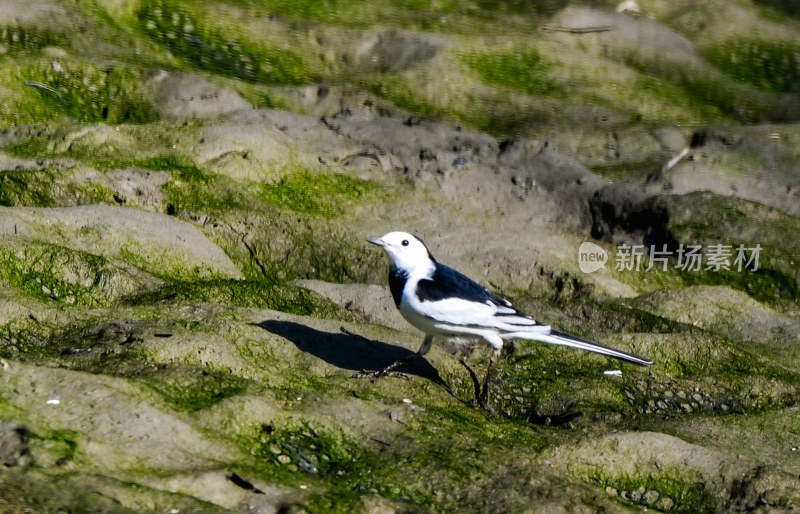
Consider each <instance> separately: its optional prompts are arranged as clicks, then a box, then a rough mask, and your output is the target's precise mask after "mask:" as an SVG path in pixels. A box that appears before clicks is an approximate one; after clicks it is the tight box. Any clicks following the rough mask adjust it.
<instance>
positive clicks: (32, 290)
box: [0, 241, 138, 306]
mask: <svg viewBox="0 0 800 514" xmlns="http://www.w3.org/2000/svg"><path fill="white" fill-rule="evenodd" d="M0 262H2V263H3V265H2V266H1V267H0V279H2V280H4V281H5V282H6V283H8V284H9V285H10V286H12V287H15V288H17V289H19V290H21V291H23V292H25V293H26V294H28V295H30V296H32V297H33V298H37V299H40V300H50V301H54V302H58V303H62V304H67V305H71V304H76V305H89V306H105V305H109V304H111V303H113V302H114V301H115V300H116V299H117V298H119V296H120V295H125V294H130V293H132V292H133V290H134V288H135V287H136V286H137V285H138V284H137V283H138V281H137V280H135V279H134V278H133V277H132V276H131V275H130V274H129V273H128V272H126V271H123V270H122V269H120V268H118V267H117V266H115V265H114V264H112V263H111V262H110V261H109V260H108V259H106V258H104V257H101V256H98V255H93V254H90V253H86V252H81V251H78V250H72V249H69V248H65V247H62V246H58V245H50V244H45V243H37V242H33V241H28V242H26V243H25V244H24V245H13V246H0Z"/></svg>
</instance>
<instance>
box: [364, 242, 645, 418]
mask: <svg viewBox="0 0 800 514" xmlns="http://www.w3.org/2000/svg"><path fill="white" fill-rule="evenodd" d="M367 241H368V242H369V243H372V244H374V245H378V246H380V247H381V248H383V251H384V252H386V255H387V256H388V257H389V263H390V266H389V290H390V291H391V293H392V298H393V299H394V304H395V305H396V306H397V309H398V310H399V311H400V314H402V315H403V317H404V318H405V319H406V320H407V321H408V322H409V323H411V324H412V325H414V326H415V327H416V328H418V329H419V330H421V331H423V332H425V339H423V341H422V345H421V346H420V347H419V350H417V353H415V354H412V355H410V356H409V357H407V358H406V359H403V360H401V361H398V362H395V363H392V364H390V365H389V366H387V367H386V368H384V369H382V370H380V371H378V372H375V373H374V374H373V376H375V377H380V376H384V375H386V374H388V373H389V372H391V371H392V370H393V369H395V368H397V367H398V366H400V365H402V364H405V363H407V362H409V361H411V360H413V359H415V358H420V357H422V356H423V355H425V354H426V353H428V351H429V350H430V349H431V344H432V342H433V338H434V337H444V338H449V339H451V340H454V341H456V343H460V342H463V343H465V344H470V343H472V342H475V341H484V342H486V343H487V344H488V345H489V346H491V347H492V349H493V350H494V352H493V353H492V357H491V359H490V361H489V365H488V368H487V372H486V378H485V379H484V382H483V385H482V386H479V385H478V384H477V378H476V377H475V375H474V373H473V372H472V371H471V370H470V375H471V376H472V378H473V381H474V382H475V388H476V391H475V392H476V400H477V401H478V403H479V405H480V406H481V407H483V408H486V409H488V395H489V391H488V386H489V381H490V380H491V376H492V372H493V368H494V364H495V362H496V360H497V357H498V355H499V354H500V350H501V349H502V348H503V343H504V342H505V341H507V340H510V339H526V340H529V341H542V342H545V343H550V344H556V345H562V346H569V347H572V348H578V349H581V350H588V351H590V352H595V353H599V354H602V355H606V356H608V357H613V358H615V359H619V360H621V361H626V362H632V363H634V364H638V365H641V366H649V365H651V364H653V361H651V360H649V359H645V358H642V357H637V356H636V355H632V354H630V353H626V352H623V351H621V350H615V349H614V348H609V347H607V346H603V345H601V344H598V343H595V342H592V341H588V340H586V339H581V338H580V337H575V336H572V335H569V334H566V333H564V332H559V331H558V330H554V329H553V328H551V327H550V326H548V325H545V324H542V323H539V322H538V321H536V320H535V319H533V318H532V317H531V316H528V315H527V314H525V313H524V312H522V311H521V310H519V309H517V308H516V307H514V305H512V304H511V302H509V301H508V300H506V299H505V298H501V297H500V296H498V295H496V294H494V293H492V292H491V291H489V290H488V289H487V288H485V287H483V286H482V285H480V284H478V283H477V282H475V281H473V280H472V279H470V278H469V277H467V276H466V275H463V274H462V273H459V272H458V271H456V270H454V269H452V268H450V267H448V266H445V265H444V264H441V263H439V262H437V261H436V259H434V258H433V255H431V253H430V252H429V251H428V248H427V247H426V246H425V244H424V243H423V242H422V241H421V240H420V239H419V238H418V237H415V236H413V235H411V234H407V233H405V232H390V233H388V234H386V235H385V236H383V237H379V238H377V239H368V240H367Z"/></svg>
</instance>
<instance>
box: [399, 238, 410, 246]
mask: <svg viewBox="0 0 800 514" xmlns="http://www.w3.org/2000/svg"><path fill="white" fill-rule="evenodd" d="M400 244H401V245H403V246H408V239H403V242H402V243H400Z"/></svg>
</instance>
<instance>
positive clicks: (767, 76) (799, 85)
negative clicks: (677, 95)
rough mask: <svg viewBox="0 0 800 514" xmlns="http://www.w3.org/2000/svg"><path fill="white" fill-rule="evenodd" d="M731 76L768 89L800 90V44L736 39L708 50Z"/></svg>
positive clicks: (779, 91) (711, 60)
mask: <svg viewBox="0 0 800 514" xmlns="http://www.w3.org/2000/svg"><path fill="white" fill-rule="evenodd" d="M704 54H705V56H706V58H707V59H708V60H709V61H710V62H711V63H712V64H713V65H714V66H716V67H717V68H718V69H719V70H720V71H722V72H723V73H724V74H726V75H728V76H729V77H731V78H733V79H735V80H737V81H739V82H744V83H747V84H752V85H754V86H756V87H757V88H759V89H761V90H764V91H772V92H776V93H800V45H798V44H797V43H796V42H795V41H789V40H766V39H747V38H733V39H729V40H726V41H723V42H722V43H719V44H716V45H713V46H710V47H708V48H706V49H705V50H704Z"/></svg>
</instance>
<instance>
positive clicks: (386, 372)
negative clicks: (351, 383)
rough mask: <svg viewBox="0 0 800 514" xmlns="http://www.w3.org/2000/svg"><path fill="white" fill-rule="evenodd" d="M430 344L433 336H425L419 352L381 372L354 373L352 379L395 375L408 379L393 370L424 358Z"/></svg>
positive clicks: (365, 371)
mask: <svg viewBox="0 0 800 514" xmlns="http://www.w3.org/2000/svg"><path fill="white" fill-rule="evenodd" d="M432 343H433V336H429V335H426V336H425V339H423V340H422V344H421V345H420V347H419V350H417V351H416V352H414V353H412V354H411V355H408V356H407V357H404V358H402V359H400V360H399V361H395V362H393V363H391V364H389V365H388V366H386V367H385V368H383V369H381V370H378V371H367V370H364V371H362V372H360V373H356V374H355V375H353V378H373V379H375V378H381V377H385V376H388V375H396V376H400V377H403V378H408V377H407V375H405V374H404V373H398V372H396V371H393V370H394V369H395V368H399V367H400V366H403V365H404V364H408V363H409V362H413V361H415V360H417V359H420V358H422V356H424V355H425V354H426V353H428V351H429V350H430V349H431V344H432Z"/></svg>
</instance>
